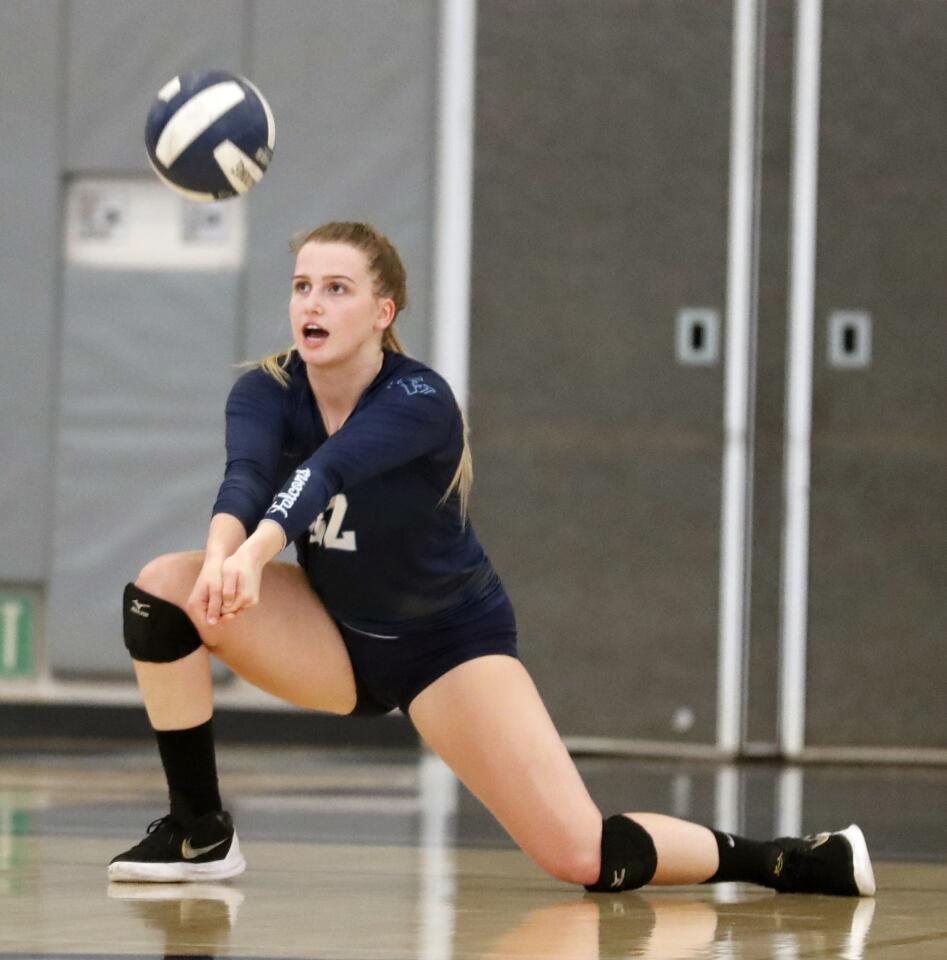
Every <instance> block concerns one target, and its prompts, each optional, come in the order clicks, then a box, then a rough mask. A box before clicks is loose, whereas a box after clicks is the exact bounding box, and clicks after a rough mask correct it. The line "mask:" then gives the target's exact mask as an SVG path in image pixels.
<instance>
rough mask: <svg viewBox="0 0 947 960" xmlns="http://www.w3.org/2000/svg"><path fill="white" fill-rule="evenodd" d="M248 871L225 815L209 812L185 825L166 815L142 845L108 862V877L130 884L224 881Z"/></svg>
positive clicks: (151, 828)
mask: <svg viewBox="0 0 947 960" xmlns="http://www.w3.org/2000/svg"><path fill="white" fill-rule="evenodd" d="M246 866H247V864H246V861H245V860H244V859H243V854H241V853H240V842H239V840H237V832H236V831H235V830H234V828H233V820H232V819H231V817H230V814H229V813H227V812H226V811H220V812H216V813H207V814H205V815H204V816H203V817H197V818H196V819H194V820H191V821H189V822H188V823H186V824H185V823H181V822H180V821H178V820H175V819H174V817H172V816H171V815H170V814H168V815H167V816H164V817H161V818H160V819H158V820H155V821H153V822H152V823H151V824H149V825H148V832H147V834H146V835H145V838H144V839H143V840H142V841H141V843H139V844H137V845H136V846H134V847H132V848H131V850H126V851H125V852H124V853H120V854H119V855H118V856H117V857H115V858H114V859H113V860H112V862H111V863H110V864H109V867H108V875H109V880H114V881H121V882H132V883H179V882H181V881H184V880H227V879H229V878H230V877H235V876H237V874H240V873H243V871H244V870H245V869H246Z"/></svg>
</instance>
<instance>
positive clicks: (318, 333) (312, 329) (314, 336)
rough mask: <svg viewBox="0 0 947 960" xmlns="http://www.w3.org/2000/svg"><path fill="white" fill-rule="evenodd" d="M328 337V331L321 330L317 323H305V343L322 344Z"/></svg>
mask: <svg viewBox="0 0 947 960" xmlns="http://www.w3.org/2000/svg"><path fill="white" fill-rule="evenodd" d="M328 336H329V331H328V330H325V329H323V328H322V327H320V326H319V324H318V323H307V324H306V325H305V326H304V327H303V340H305V341H306V343H322V341H323V340H325V339H326V337H328Z"/></svg>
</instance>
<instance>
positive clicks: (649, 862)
mask: <svg viewBox="0 0 947 960" xmlns="http://www.w3.org/2000/svg"><path fill="white" fill-rule="evenodd" d="M657 867H658V855H657V852H656V851H655V849H654V841H653V840H652V839H651V835H650V834H649V833H648V831H647V830H645V828H644V827H642V826H641V824H639V823H636V822H635V821H634V820H629V819H628V817H623V816H621V815H616V816H614V817H609V818H608V819H607V820H605V821H604V822H603V823H602V868H601V870H600V871H599V875H598V880H596V881H595V883H594V884H591V885H588V884H587V885H586V887H585V889H586V890H589V891H590V892H592V893H610V892H611V893H614V892H615V891H617V890H634V889H635V888H637V887H643V886H644V885H645V884H646V883H647V882H648V881H649V880H650V879H651V878H652V877H653V876H654V871H655V870H656V869H657Z"/></svg>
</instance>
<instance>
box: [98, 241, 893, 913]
mask: <svg viewBox="0 0 947 960" xmlns="http://www.w3.org/2000/svg"><path fill="white" fill-rule="evenodd" d="M293 249H294V252H295V254H296V260H295V267H294V271H293V277H292V289H291V295H290V304H289V316H290V324H291V327H292V336H293V346H292V348H291V349H290V350H289V351H287V352H286V353H284V354H281V355H277V356H273V357H269V358H267V359H265V360H263V361H261V363H260V364H259V365H258V366H257V367H256V368H255V369H252V370H250V371H249V372H247V373H245V374H244V375H243V376H242V377H241V378H240V379H239V380H238V381H237V383H236V384H235V386H234V388H233V390H232V392H231V394H230V397H229V399H228V401H227V410H226V415H227V466H226V472H225V476H224V480H223V483H222V485H221V487H220V492H219V495H218V497H217V501H216V504H215V506H214V511H213V517H212V520H211V523H210V530H209V533H208V537H207V545H206V548H205V550H204V551H202V552H195V553H180V554H172V555H166V556H161V557H158V558H157V559H155V560H153V561H152V562H150V563H149V564H147V565H146V566H145V567H144V569H143V570H142V571H141V573H140V574H139V576H138V579H137V580H136V581H135V583H134V584H129V585H128V587H127V588H126V592H125V607H124V627H125V631H124V632H125V642H126V645H127V647H128V649H129V651H130V653H131V656H132V659H133V663H134V668H135V672H136V675H137V678H138V683H139V686H140V688H141V692H142V695H143V698H144V702H145V706H146V709H147V712H148V717H149V721H150V723H151V725H152V727H153V728H154V730H155V734H156V737H157V741H158V748H159V752H160V755H161V760H162V764H163V767H164V770H165V773H166V776H167V780H168V787H169V794H170V811H169V813H168V814H167V815H166V816H164V817H161V818H160V819H158V820H156V821H155V822H154V823H152V824H151V826H150V827H149V829H148V833H147V835H146V837H145V838H144V839H143V840H142V841H141V842H140V843H139V844H138V845H136V846H135V847H132V848H131V849H130V850H128V851H126V852H125V853H122V854H120V855H119V856H117V857H116V858H115V859H114V860H112V862H111V863H110V865H109V868H108V873H109V877H110V878H111V879H112V880H117V881H123V880H129V881H169V880H211V879H213V880H221V879H226V878H228V877H232V876H236V875H237V874H239V873H240V872H242V871H243V869H244V866H245V864H244V859H243V856H242V854H241V852H240V847H239V841H238V839H237V834H236V832H235V830H234V827H233V823H232V820H231V817H230V816H229V814H228V813H226V812H225V811H224V810H223V809H222V804H221V799H220V795H219V790H218V783H217V773H216V763H215V756H214V741H213V733H212V713H213V702H212V686H211V671H210V658H211V656H212V655H213V656H216V657H217V658H218V659H219V660H221V661H223V662H224V663H225V664H227V665H228V666H229V667H230V668H231V669H233V670H234V671H235V672H236V673H237V674H239V675H240V676H242V677H244V678H245V679H246V680H248V681H249V682H250V683H253V684H255V685H257V686H259V687H261V688H263V689H264V690H267V691H269V692H270V693H272V694H275V695H276V696H278V697H281V698H282V699H284V700H287V701H289V702H290V703H293V704H296V705H299V706H302V707H308V708H311V709H315V710H323V711H329V712H333V713H338V714H353V713H355V714H382V713H387V712H388V711H390V710H393V709H394V708H396V707H400V708H401V709H402V710H403V711H404V712H405V713H406V714H407V715H408V716H410V718H411V720H412V722H413V724H414V725H415V727H416V728H417V730H418V732H419V734H420V736H421V737H422V738H423V740H424V741H425V743H426V744H427V745H428V746H429V747H430V748H431V749H432V750H433V751H435V752H436V753H437V754H438V755H439V756H440V757H441V758H442V759H443V760H444V761H445V762H446V763H447V764H448V765H449V766H450V767H451V769H452V770H453V771H454V772H455V773H456V774H457V776H458V777H459V778H460V780H461V781H462V782H463V783H464V784H466V786H467V787H468V788H469V789H470V790H471V792H473V793H474V794H475V795H476V796H477V797H478V798H479V799H480V800H481V801H482V802H483V803H484V804H485V805H486V806H487V808H488V809H489V810H490V811H491V812H492V813H493V814H494V816H496V818H497V819H498V820H499V821H500V823H501V824H502V825H503V826H504V828H505V829H506V830H507V831H508V832H509V834H510V835H511V836H512V837H513V839H514V840H515V841H516V842H517V843H518V844H519V845H520V847H522V849H523V850H524V851H525V852H526V853H527V854H528V855H529V856H530V857H531V858H532V859H533V860H534V861H535V862H536V863H537V864H538V865H539V866H540V867H542V868H543V869H545V870H546V871H548V872H549V873H550V874H552V875H553V876H554V877H557V878H559V879H560V880H563V881H566V882H568V883H574V884H582V885H585V886H586V887H587V888H588V889H590V890H594V891H603V890H623V889H633V888H635V887H639V886H642V885H644V884H646V883H654V884H691V883H700V882H705V881H706V882H713V881H724V880H743V881H750V882H753V883H758V884H763V885H765V886H769V887H773V888H775V889H777V890H789V891H815V892H822V893H834V894H842V895H859V894H860V895H870V894H872V893H873V892H874V886H875V885H874V879H873V875H872V869H871V863H870V859H869V856H868V850H867V846H866V844H865V840H864V837H863V836H862V833H861V831H860V830H859V829H858V827H856V826H851V827H849V828H848V829H847V830H843V831H839V832H836V833H827V834H820V835H819V836H818V837H815V838H806V839H789V838H782V839H777V840H774V841H769V842H755V841H751V840H747V839H744V838H742V837H736V836H732V835H729V834H724V833H719V832H715V831H713V830H710V829H708V828H706V827H703V826H699V825H697V824H693V823H688V822H685V821H682V820H678V819H674V818H672V817H667V816H663V815H661V814H657V813H634V814H618V815H614V816H610V817H608V818H606V819H604V820H603V818H602V815H601V813H600V812H599V810H598V809H597V807H596V806H595V804H594V802H593V801H592V799H591V797H590V796H589V794H588V791H587V790H586V788H585V786H584V784H583V783H582V781H581V779H580V777H579V774H578V772H577V770H576V768H575V765H574V763H573V762H572V759H571V758H570V756H569V754H568V753H567V751H566V749H565V747H564V745H563V743H562V741H561V739H560V738H559V736H558V734H557V733H556V730H555V729H554V727H553V724H552V722H551V720H550V718H549V715H548V713H547V712H546V709H545V707H544V706H543V703H542V701H541V699H540V697H539V694H538V693H537V691H536V688H535V686H534V685H533V682H532V680H531V679H530V677H529V675H528V674H527V672H526V670H525V668H524V667H523V664H522V663H521V662H520V661H519V660H518V659H517V654H516V626H515V621H514V616H513V610H512V607H511V606H510V602H509V600H508V598H507V596H506V594H505V592H504V590H503V586H502V585H501V583H500V581H499V579H498V578H497V575H496V574H495V572H494V571H493V569H492V567H491V565H490V562H489V560H488V559H487V557H486V555H485V554H484V552H483V550H482V549H481V547H480V545H479V543H478V542H477V539H476V537H475V535H474V532H473V527H472V526H471V524H470V522H469V520H468V518H467V498H468V493H469V490H470V482H471V459H470V453H469V450H468V447H467V438H466V428H465V424H464V420H463V417H462V415H461V412H460V410H459V409H458V407H457V404H456V403H455V401H454V398H453V396H452V395H451V392H450V389H449V387H448V385H447V383H446V382H445V381H444V380H443V379H442V378H441V377H440V376H438V374H437V373H435V372H434V371H433V370H431V369H430V368H429V367H426V366H424V365H423V364H421V363H419V362H417V361H415V360H413V359H410V358H409V357H407V356H405V355H404V353H403V351H402V349H401V346H400V344H399V341H398V338H397V336H396V335H395V333H394V330H393V328H392V324H393V323H394V321H395V318H396V317H397V315H398V313H399V311H400V310H401V309H402V308H403V307H404V304H405V273H404V269H403V267H402V264H401V261H400V258H399V256H398V254H397V252H396V250H395V249H394V247H393V246H392V245H391V244H390V242H389V241H388V240H387V239H386V238H385V237H384V236H382V235H381V234H380V233H379V232H378V231H376V230H375V229H374V228H372V227H370V226H368V225H365V224H359V223H330V224H326V225H324V226H322V227H319V228H318V229H316V230H314V231H312V232H311V233H309V234H307V235H306V236H304V237H302V238H301V239H300V240H299V241H298V242H296V243H294V245H293ZM288 543H293V544H295V548H296V553H297V558H298V564H288V563H282V562H279V561H277V560H276V559H275V558H276V556H277V555H278V554H279V553H280V552H281V551H282V550H283V548H284V546H286V544H288Z"/></svg>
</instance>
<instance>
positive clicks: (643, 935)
mask: <svg viewBox="0 0 947 960" xmlns="http://www.w3.org/2000/svg"><path fill="white" fill-rule="evenodd" d="M220 769H221V776H222V781H223V784H224V788H225V791H226V796H227V804H228V806H229V807H230V809H232V810H233V812H234V814H235V817H236V820H237V824H238V830H239V832H240V836H241V845H242V847H243V849H244V852H245V854H246V857H247V861H248V864H249V866H248V870H247V872H246V873H245V874H244V875H243V876H242V877H239V878H238V879H236V880H234V881H232V882H228V883H221V884H182V885H170V884H169V885H149V884H140V885H139V884H111V885H110V884H108V883H107V881H106V878H105V864H106V863H107V862H108V860H109V859H110V858H111V857H112V856H113V855H114V854H115V853H117V852H119V851H120V850H121V849H123V848H125V847H127V846H128V845H130V844H131V843H132V842H134V841H136V840H138V839H139V837H140V835H141V834H142V833H143V831H144V827H145V826H146V825H147V823H148V821H149V820H150V819H153V818H154V817H157V816H160V815H161V814H162V813H163V812H164V811H163V809H162V807H163V785H162V781H161V777H160V774H159V772H158V769H157V761H156V759H155V757H154V754H153V751H152V750H151V748H150V746H148V745H141V746H135V747H134V748H130V747H128V746H127V745H125V746H121V747H117V746H114V745H112V746H109V745H107V744H101V745H92V746H86V747H83V748H76V747H75V746H65V745H63V746H56V745H50V744H37V745H35V748H34V747H30V746H28V745H23V744H19V745H7V748H6V749H4V748H3V746H2V745H0V957H50V958H53V957H55V958H62V957H73V956H86V957H88V956H99V957H129V956H136V957H137V956H148V957H220V958H224V957H265V958H274V960H275V958H280V957H294V958H295V957H299V958H313V960H316V958H326V960H328V958H332V960H363V958H364V960H368V958H371V960H387V958H392V960H402V958H422V960H452V958H453V960H465V958H473V957H493V958H501V957H510V958H514V957H515V958H534V957H535V958H543V960H549V958H563V960H565V958H569V960H605V958H613V957H614V958H618V957H622V958H631V957H647V958H654V960H658V958H661V960H671V958H716V960H721V958H739V960H755V958H760V960H763V958H766V960H772V958H778V960H803V958H817V957H832V958H836V957H838V958H846V960H858V958H862V957H864V958H889V957H890V958H905V960H908V958H910V960H928V958H930V960H933V958H938V960H942V958H944V957H947V836H945V825H944V822H943V821H944V819H945V818H944V816H943V814H944V812H945V805H944V799H943V798H944V796H945V795H947V790H945V788H947V771H865V770H862V771H857V772H852V771H846V770H838V771H832V770H827V769H824V768H823V769H820V770H816V771H813V772H811V773H809V772H807V773H805V774H803V775H802V780H801V783H800V781H799V779H798V776H797V778H796V780H795V781H794V783H793V788H792V789H791V790H787V788H786V786H785V771H781V770H779V769H773V770H761V769H759V768H758V767H752V768H749V769H747V770H741V769H738V768H737V769H736V770H735V771H734V768H723V769H722V770H718V769H715V768H711V767H709V766H708V765H702V766H693V767H687V766H682V765H680V764H674V763H665V764H661V763H655V762H650V763H645V762H643V761H633V760H610V761H603V760H589V761H584V762H580V769H582V772H583V775H584V776H585V777H586V779H587V781H588V782H589V783H590V789H592V792H593V796H596V799H599V796H598V794H600V793H605V794H607V793H608V791H609V790H610V789H618V788H617V787H615V784H616V782H617V783H618V784H619V786H622V787H623V788H624V789H626V790H627V789H629V788H630V787H632V786H634V785H635V784H636V783H638V784H640V785H642V787H643V788H644V792H645V793H646V794H650V796H649V799H651V800H654V799H655V796H658V795H659V794H660V792H661V790H662V789H663V792H664V796H665V797H666V798H667V801H668V802H667V803H666V804H665V805H664V809H665V812H671V813H681V812H687V811H682V810H681V809H680V808H681V807H682V805H683V806H688V807H690V808H691V811H692V812H694V813H699V812H700V811H701V810H702V809H705V808H708V809H715V810H716V817H717V818H718V819H721V818H722V819H724V820H727V819H728V818H730V817H733V816H737V817H738V818H740V820H741V822H746V823H751V824H752V823H754V822H756V821H755V820H754V817H756V818H757V819H758V818H759V813H758V812H759V811H760V810H763V812H764V813H765V815H766V816H771V817H774V818H777V820H778V818H780V817H782V818H785V817H786V816H787V812H786V810H785V809H783V808H782V807H781V806H780V803H779V802H776V801H779V799H780V790H782V791H783V795H782V796H783V800H782V803H783V806H785V804H786V803H787V802H789V801H787V800H786V797H792V798H795V799H794V800H792V802H791V803H790V806H792V805H793V804H795V805H796V807H797V809H795V811H793V810H792V809H790V811H789V814H788V815H789V816H793V815H796V816H798V815H799V814H800V813H801V814H802V816H803V820H804V824H803V825H804V827H805V828H806V829H807V830H808V829H810V820H811V818H812V817H819V816H821V815H823V814H824V815H825V816H833V817H835V820H834V821H833V822H831V823H822V824H816V825H815V827H818V828H820V829H821V828H825V827H839V826H845V825H847V823H848V822H849V819H858V820H859V821H860V822H862V825H863V826H865V827H866V833H867V834H868V837H869V842H870V844H871V846H872V850H873V855H874V857H875V868H876V876H877V879H878V886H879V892H878V895H877V897H876V898H874V899H873V900H859V899H844V898H833V897H819V896H785V895H783V896H777V895H774V894H772V893H771V892H769V891H766V890H761V889H758V888H753V887H750V886H744V885H738V884H726V885H721V886H717V887H688V888H679V889H675V890H670V891H669V890H666V889H665V890H657V889H653V888H651V889H646V890H644V891H641V892H636V893H625V894H619V895H607V896H602V895H598V896H590V895H586V894H585V893H584V892H583V891H581V890H577V889H575V888H572V887H569V886H566V885H564V884H561V883H558V882H556V881H555V880H552V879H550V878H548V877H546V876H545V875H544V874H543V873H541V872H540V871H539V870H538V869H537V868H535V867H534V866H533V865H532V864H531V863H530V862H529V861H528V860H527V859H526V858H525V856H523V855H522V854H521V853H519V851H517V850H516V849H514V848H513V847H512V846H511V845H510V844H509V842H508V841H507V840H506V839H505V838H504V837H503V835H502V833H500V832H499V831H498V830H497V828H496V827H495V825H494V824H493V823H492V821H490V819H489V817H488V816H487V815H486V814H485V813H484V812H483V811H482V809H481V808H479V806H478V805H477V804H476V801H474V800H473V798H471V797H470V796H469V795H468V794H466V792H465V791H464V790H463V789H461V788H458V786H457V784H456V781H454V780H453V778H452V777H451V776H450V774H449V772H447V771H446V770H445V768H444V767H443V766H442V765H441V764H440V763H439V762H438V761H436V760H434V759H433V758H431V757H429V756H426V755H418V754H416V753H413V752H410V751H406V752H396V751H391V752H387V753H381V754H379V753H375V754H371V753H362V752H356V751H331V750H322V751H317V750H301V749H281V750H270V749H261V748H255V749H249V748H243V749H236V748H225V749H222V750H221V753H220ZM797 773H798V772H797ZM723 774H726V776H723ZM734 776H735V777H736V779H735V780H734V779H733V777H734ZM728 777H729V778H730V779H729V780H728ZM872 778H873V779H872ZM868 781H871V782H873V783H874V784H875V786H874V788H873V791H874V792H872V790H871V789H869V788H866V786H865V784H866V782H868ZM662 784H663V787H662ZM727 784H729V786H727ZM734 784H736V790H735V791H734V790H733V789H732V788H733V785H734ZM800 786H801V787H802V789H801V791H800V789H799V788H800ZM845 790H848V791H849V799H848V800H847V801H846V799H845ZM721 791H722V792H723V793H724V794H725V799H726V798H730V799H729V800H727V801H726V802H728V803H732V802H733V798H734V797H735V798H736V802H737V809H736V810H732V809H731V810H728V809H727V807H726V804H725V803H723V802H722V801H721ZM866 791H867V796H866ZM767 796H768V797H769V798H770V801H771V803H770V806H771V807H772V808H771V809H768V810H765V809H764V808H766V807H767V803H766V802H765V798H766V797H767ZM800 797H801V798H802V803H803V809H802V810H801V811H800V810H799V809H798V805H799V802H800ZM906 797H909V798H913V799H912V800H911V801H909V802H906V801H905V798H906ZM754 798H755V799H754ZM773 798H775V800H774V799H773ZM931 798H938V799H935V800H934V810H933V812H932V811H931ZM600 802H601V801H600ZM911 802H913V803H915V804H916V809H912V808H911ZM748 804H749V805H750V807H751V808H752V809H750V810H749V811H747V805H748ZM820 805H821V806H823V807H824V808H825V809H824V810H823V809H820ZM626 806H631V807H638V808H641V806H642V805H641V804H636V803H634V802H633V801H632V800H631V799H629V803H628V804H626ZM649 806H651V807H652V808H654V807H655V806H657V804H656V803H651V804H649ZM675 807H677V809H675ZM841 807H845V808H846V809H847V811H848V812H850V813H852V814H853V816H852V817H851V818H848V817H846V818H844V822H835V821H838V820H839V816H838V813H837V812H836V810H837V808H841ZM885 810H887V811H888V812H887V813H885ZM754 811H757V812H756V813H754ZM711 816H713V814H711ZM886 816H887V817H889V818H890V821H891V826H890V828H885V827H884V825H883V824H882V823H881V819H884V817H886ZM872 818H874V820H873V819H872ZM695 819H699V818H698V817H696V816H695ZM866 819H867V821H868V822H867V823H866ZM722 825H724V826H728V827H733V826H735V825H736V826H740V825H741V823H740V822H738V823H736V824H734V823H732V822H731V823H726V824H722ZM815 827H812V828H813V829H814V828H815ZM757 832H758V831H757ZM910 861H914V862H910Z"/></svg>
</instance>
